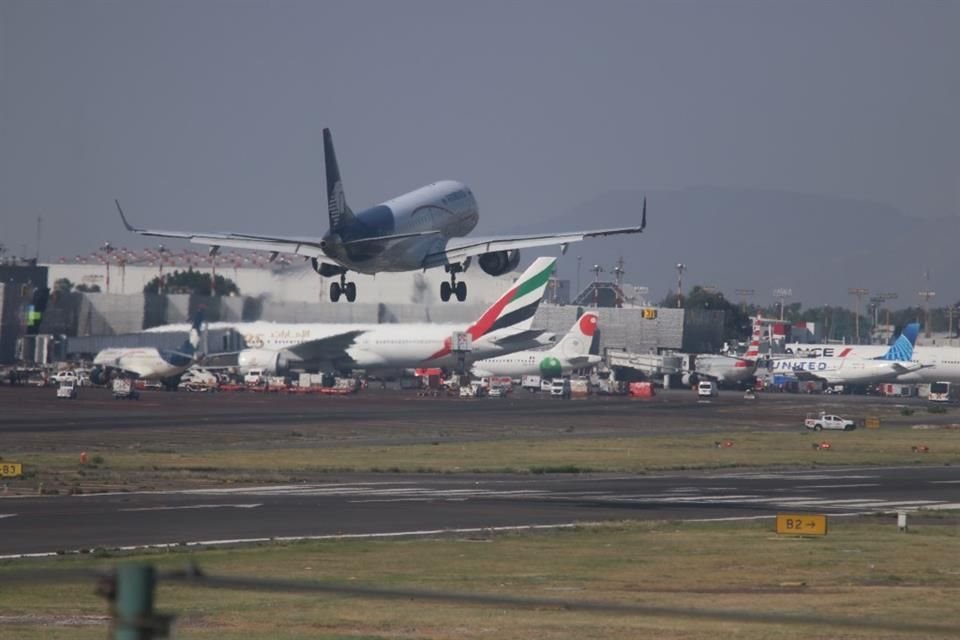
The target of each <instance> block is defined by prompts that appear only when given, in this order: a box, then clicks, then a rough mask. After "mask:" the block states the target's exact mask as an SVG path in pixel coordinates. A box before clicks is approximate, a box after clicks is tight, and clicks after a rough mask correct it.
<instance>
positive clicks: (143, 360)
mask: <svg viewBox="0 0 960 640" xmlns="http://www.w3.org/2000/svg"><path fill="white" fill-rule="evenodd" d="M191 364H192V360H191V359H190V358H186V357H184V356H177V355H173V356H170V355H167V357H166V358H165V357H164V354H161V353H160V351H159V350H158V349H155V348H153V347H135V348H112V349H104V350H102V351H100V352H99V353H98V354H97V355H96V356H95V357H94V359H93V365H94V366H95V367H103V368H104V369H117V370H121V371H124V372H126V373H128V374H133V375H135V376H136V377H138V378H141V379H144V380H163V379H165V378H171V377H173V376H178V375H180V374H181V373H183V372H184V371H186V370H187V369H188V368H190V365H191Z"/></svg>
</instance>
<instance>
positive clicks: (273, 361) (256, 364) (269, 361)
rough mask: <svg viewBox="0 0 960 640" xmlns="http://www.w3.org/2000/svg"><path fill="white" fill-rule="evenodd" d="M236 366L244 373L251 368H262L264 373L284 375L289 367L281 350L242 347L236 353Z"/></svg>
mask: <svg viewBox="0 0 960 640" xmlns="http://www.w3.org/2000/svg"><path fill="white" fill-rule="evenodd" d="M237 366H238V367H239V369H240V371H242V372H244V373H246V372H247V371H250V370H251V369H263V371H264V373H266V374H267V375H271V376H282V375H286V373H287V370H288V369H289V368H290V364H289V362H287V358H286V356H284V354H283V352H282V351H272V350H270V349H244V350H243V351H241V352H240V353H239V354H238V355H237Z"/></svg>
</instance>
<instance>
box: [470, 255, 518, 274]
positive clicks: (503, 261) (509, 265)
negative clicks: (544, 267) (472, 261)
mask: <svg viewBox="0 0 960 640" xmlns="http://www.w3.org/2000/svg"><path fill="white" fill-rule="evenodd" d="M477 262H479V263H480V268H481V269H483V270H484V272H485V273H487V274H488V275H491V276H501V275H503V274H505V273H506V272H508V271H512V270H514V269H516V268H517V265H518V264H520V251H519V250H517V249H514V250H512V251H491V252H490V253H484V254H482V255H481V256H480V257H479V258H478V259H477Z"/></svg>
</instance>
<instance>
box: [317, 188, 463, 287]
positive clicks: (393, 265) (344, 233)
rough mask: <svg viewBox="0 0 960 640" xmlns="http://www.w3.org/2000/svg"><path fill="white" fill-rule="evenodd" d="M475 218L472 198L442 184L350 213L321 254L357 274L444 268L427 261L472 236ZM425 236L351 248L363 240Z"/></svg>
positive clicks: (325, 242)
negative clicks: (452, 243)
mask: <svg viewBox="0 0 960 640" xmlns="http://www.w3.org/2000/svg"><path fill="white" fill-rule="evenodd" d="M479 218H480V212H479V208H478V206H477V201H476V198H475V197H474V195H473V192H472V191H471V190H470V189H469V188H468V187H467V186H466V185H464V184H462V183H460V182H456V181H454V180H441V181H439V182H435V183H433V184H430V185H427V186H425V187H421V188H419V189H416V190H414V191H410V192H409V193H405V194H403V195H401V196H398V197H396V198H393V199H391V200H387V201H386V202H383V203H381V204H378V205H376V206H374V207H370V208H369V209H364V210H363V211H359V212H356V213H354V220H353V221H352V223H351V224H349V225H347V226H344V227H342V228H341V229H339V230H338V231H336V232H333V231H330V232H328V233H327V234H326V235H325V236H324V238H323V245H322V248H323V251H324V253H325V254H326V255H327V256H328V257H329V258H330V259H332V260H335V261H337V262H338V263H340V264H341V265H343V266H344V267H346V268H347V269H349V270H351V271H356V272H359V273H368V274H372V273H377V272H381V271H413V270H416V269H422V268H426V267H434V266H439V265H440V264H443V263H444V262H442V261H441V262H434V261H430V260H429V259H428V256H430V255H431V254H438V255H439V254H442V252H443V248H444V246H445V245H446V241H447V240H448V239H450V238H456V237H461V236H465V235H467V234H468V233H470V232H471V231H472V230H473V228H474V227H476V226H477V221H478V220H479ZM424 232H427V235H419V236H413V237H405V238H399V239H393V240H384V241H382V242H376V243H369V242H367V243H357V244H355V245H351V242H352V241H357V240H362V239H364V238H371V237H382V236H391V235H400V234H408V233H424ZM429 232H433V233H429Z"/></svg>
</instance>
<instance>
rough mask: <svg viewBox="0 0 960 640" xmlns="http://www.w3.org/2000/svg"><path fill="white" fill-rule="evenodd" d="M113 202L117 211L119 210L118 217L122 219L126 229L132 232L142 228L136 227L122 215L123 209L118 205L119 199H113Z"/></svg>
mask: <svg viewBox="0 0 960 640" xmlns="http://www.w3.org/2000/svg"><path fill="white" fill-rule="evenodd" d="M114 202H115V203H116V204H117V211H119V212H120V219H121V220H122V221H123V226H125V227H126V228H127V231H133V232H140V231H142V229H137V228H136V227H135V226H133V225H132V224H130V223H129V222H128V221H127V216H125V215H123V209H122V208H121V207H120V201H119V200H114Z"/></svg>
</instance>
